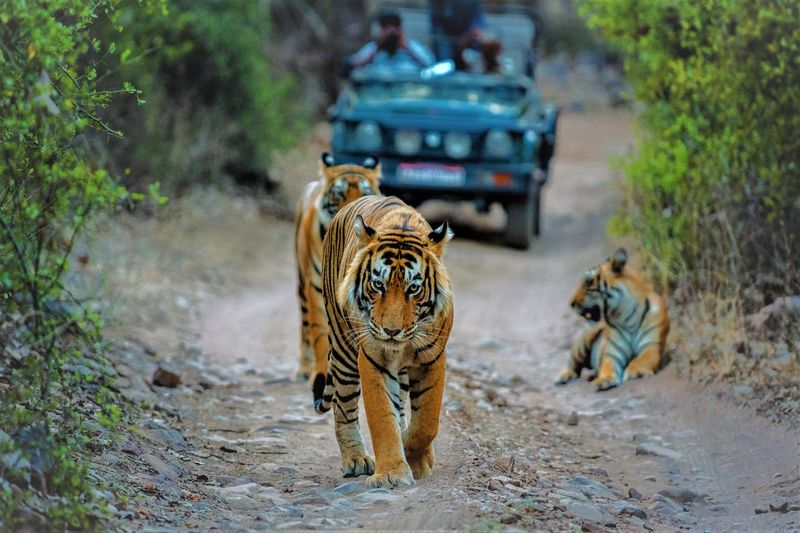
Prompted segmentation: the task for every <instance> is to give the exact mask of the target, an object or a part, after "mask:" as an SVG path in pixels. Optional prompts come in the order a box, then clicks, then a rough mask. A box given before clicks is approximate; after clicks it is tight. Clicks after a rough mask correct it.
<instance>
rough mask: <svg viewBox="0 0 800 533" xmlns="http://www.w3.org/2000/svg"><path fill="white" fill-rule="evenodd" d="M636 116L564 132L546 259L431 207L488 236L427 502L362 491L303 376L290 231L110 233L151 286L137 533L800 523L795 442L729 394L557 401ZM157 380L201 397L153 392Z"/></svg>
mask: <svg viewBox="0 0 800 533" xmlns="http://www.w3.org/2000/svg"><path fill="white" fill-rule="evenodd" d="M629 119H630V117H629V115H628V114H600V115H595V116H588V115H566V116H564V117H563V122H562V125H561V130H560V143H561V144H560V146H559V152H558V154H557V156H556V163H555V169H554V175H553V179H552V182H551V184H550V185H549V186H548V189H547V190H546V193H545V199H544V219H543V234H542V237H541V239H539V240H538V241H537V242H536V243H535V245H534V247H533V248H532V249H531V250H529V251H527V252H519V251H514V250H510V249H507V248H504V247H502V246H500V245H498V244H496V242H495V241H496V240H497V239H495V238H494V237H493V236H492V235H491V234H490V233H485V231H486V230H487V228H488V229H491V228H493V227H497V228H499V227H500V226H501V225H502V214H500V213H497V212H493V213H490V214H489V215H488V216H483V217H476V216H471V215H465V214H464V211H463V210H458V211H453V210H452V209H448V208H446V207H443V206H436V205H434V206H428V207H427V208H426V210H425V213H426V214H427V215H429V216H431V217H433V218H436V217H440V216H448V218H450V219H451V220H455V221H456V232H457V234H459V235H462V236H463V235H468V236H469V237H470V238H469V239H466V238H457V239H456V240H455V241H453V242H452V243H451V245H450V247H449V249H448V251H447V255H446V264H447V268H448V272H449V274H450V277H451V278H452V280H453V290H454V295H455V304H456V320H455V326H454V330H453V333H452V336H451V342H450V344H449V350H448V387H447V391H446V397H445V410H444V414H443V416H442V430H441V433H440V436H439V438H438V439H437V441H436V445H435V448H436V453H437V458H438V463H437V466H436V467H435V469H434V473H433V475H432V476H431V477H430V478H429V479H425V480H423V481H421V482H420V483H418V484H417V485H416V486H414V487H411V488H401V489H396V490H393V491H387V490H383V489H377V490H371V491H368V490H366V488H365V487H364V485H363V478H362V479H358V480H352V479H343V478H342V477H341V475H340V472H339V459H338V451H337V448H336V442H335V439H334V435H333V423H332V420H331V417H330V416H329V415H328V416H318V415H316V414H314V412H313V409H312V404H311V395H310V392H309V388H308V386H307V385H306V384H299V383H295V382H293V381H292V379H291V377H292V376H293V374H294V370H295V365H296V360H297V353H298V335H299V334H298V322H299V318H298V311H297V309H296V302H295V289H294V266H293V260H292V228H291V224H290V223H289V222H287V221H280V220H276V219H274V218H271V217H269V216H267V217H266V218H265V217H263V216H261V215H259V213H258V210H257V209H256V208H255V206H254V204H253V203H252V202H250V201H248V200H247V199H240V200H231V199H229V198H228V197H225V196H221V195H215V194H209V195H198V197H196V198H193V199H189V200H188V201H187V202H189V203H191V205H194V206H195V211H194V213H184V214H182V215H180V216H177V217H176V218H174V219H172V220H169V221H155V220H151V221H133V222H132V223H131V226H130V227H127V228H124V229H116V230H113V233H111V234H108V235H107V238H106V239H105V241H106V242H110V243H112V248H111V249H110V251H109V252H106V253H107V256H105V257H99V258H98V261H97V262H96V266H95V268H97V269H98V270H99V271H104V272H108V271H109V269H108V267H109V265H117V268H116V270H112V272H113V273H112V274H110V278H111V284H112V285H114V286H117V287H122V286H125V287H137V288H138V289H137V290H136V291H131V290H129V289H128V290H127V291H122V290H118V291H117V292H116V298H117V300H116V306H115V308H116V309H118V310H119V311H118V316H119V318H120V319H124V323H125V324H127V325H126V327H125V328H124V329H122V328H118V329H117V330H116V331H115V334H116V335H117V336H118V337H122V338H128V339H129V340H128V341H127V343H126V345H125V350H123V352H122V353H121V355H120V362H119V364H118V365H117V366H118V368H119V369H120V371H121V373H122V374H123V376H124V377H123V378H122V380H121V385H120V388H121V390H122V391H123V393H125V394H127V395H128V396H129V397H132V398H133V399H135V400H136V401H141V402H144V403H145V405H150V406H152V407H153V409H152V411H151V412H152V416H151V417H150V418H148V419H146V420H143V421H142V422H141V425H142V430H141V432H140V437H138V438H136V439H133V440H132V441H129V442H126V443H123V444H122V445H120V446H121V447H119V448H118V449H122V447H124V446H128V447H129V448H130V449H131V450H132V451H128V452H125V453H123V454H122V455H120V456H119V457H118V458H117V459H115V461H116V463H114V465H113V468H111V465H109V470H114V471H116V472H117V474H118V475H125V476H127V479H128V483H129V484H130V486H131V487H132V489H131V490H133V491H134V493H135V495H134V498H133V499H132V500H131V503H130V504H129V505H128V506H127V507H126V510H125V511H124V512H121V513H120V518H119V522H118V523H119V525H120V527H123V528H130V529H134V530H138V529H139V528H142V527H147V528H153V529H168V530H172V529H178V530H182V529H185V528H192V527H198V528H201V529H207V528H211V527H216V528H219V529H222V530H238V529H311V528H323V529H364V530H370V531H373V530H412V529H423V530H432V529H457V530H463V529H468V530H486V529H498V528H501V527H502V528H509V529H514V528H521V529H531V528H539V529H546V530H565V529H569V528H570V527H573V525H574V526H582V527H584V528H586V529H590V530H603V529H613V528H615V527H616V528H617V529H620V530H642V529H649V530H656V531H662V530H663V531H673V530H675V529H677V528H683V529H691V530H712V531H730V530H736V529H738V530H741V531H758V530H763V531H787V530H792V529H798V528H800V507H798V504H800V501H798V494H800V467H799V465H800V456H799V455H798V449H799V444H800V442H799V439H798V435H797V434H796V433H789V432H788V431H787V430H786V429H783V428H782V427H780V426H776V425H774V424H767V423H765V422H764V421H762V420H760V419H758V418H756V417H754V416H753V414H752V413H750V412H748V411H746V410H744V409H741V408H739V407H737V404H736V401H735V398H734V397H733V396H732V395H731V393H730V392H729V391H728V390H727V389H725V390H723V389H722V388H721V387H720V388H719V390H716V389H715V390H708V389H707V390H701V389H700V388H698V386H696V385H692V384H687V383H683V382H682V381H681V379H680V378H679V377H678V376H677V375H676V372H675V370H674V369H672V368H670V367H667V369H665V370H664V371H663V372H661V373H660V374H659V375H657V376H655V377H653V378H648V379H644V380H640V381H637V382H632V383H627V384H625V385H624V386H622V387H619V388H617V389H615V390H612V391H610V392H606V393H596V392H594V390H593V388H592V387H591V385H590V384H589V383H586V382H578V383H573V384H570V385H568V386H566V387H556V386H555V385H553V381H554V379H555V376H556V375H557V373H558V372H559V370H561V368H562V366H563V365H564V364H565V362H566V358H567V347H568V344H569V340H570V339H571V336H572V334H573V333H574V331H575V328H576V326H577V325H578V319H577V318H576V317H573V316H572V315H571V314H570V312H569V309H568V305H567V301H568V298H569V296H570V295H571V293H572V291H573V290H574V288H575V284H576V283H577V280H578V279H579V278H580V275H581V273H582V272H583V271H584V270H585V269H586V268H587V267H589V266H591V265H594V264H596V263H597V262H599V261H600V260H602V259H603V258H604V257H606V256H607V255H608V254H609V253H610V252H611V251H612V249H613V244H614V243H611V242H609V241H608V240H607V239H606V237H605V234H606V224H607V220H608V217H609V215H610V213H611V212H612V211H613V208H614V206H615V205H616V202H617V194H618V193H617V191H616V189H615V187H614V186H613V184H612V180H611V178H610V176H609V171H608V164H607V162H608V158H609V156H613V155H616V154H619V153H621V151H623V150H624V149H625V148H626V147H627V146H629V144H630V142H631V134H630V124H629ZM198 213H200V214H198ZM465 223H467V224H468V225H471V226H472V227H468V226H467V225H465ZM476 228H479V229H478V230H476ZM145 350H146V351H149V352H151V353H152V352H155V353H156V355H154V356H150V355H142V353H143V352H144V351H145ZM158 365H165V366H167V367H170V368H172V369H175V370H176V371H178V372H179V373H180V374H181V376H182V378H183V383H184V385H182V386H180V387H178V388H176V389H165V388H162V387H151V386H150V385H149V384H148V383H146V382H144V381H143V380H142V379H141V376H144V377H149V376H150V373H151V372H152V370H153V369H154V368H155V367H156V366H158ZM362 427H363V428H364V430H365V431H366V424H363V426H362ZM123 451H124V450H123ZM109 461H111V459H109ZM784 503H787V505H786V506H785V507H782V506H783V504H784ZM770 506H772V509H777V510H771V507H770ZM784 510H785V511H786V512H781V511H784ZM760 511H765V512H763V513H762V512H760Z"/></svg>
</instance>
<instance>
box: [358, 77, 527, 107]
mask: <svg viewBox="0 0 800 533" xmlns="http://www.w3.org/2000/svg"><path fill="white" fill-rule="evenodd" d="M352 88H353V92H354V96H355V99H354V100H355V101H354V102H353V103H354V104H357V105H358V104H360V105H376V104H379V105H386V104H387V103H388V104H390V107H394V106H404V105H413V104H422V103H425V104H426V105H436V103H437V102H438V103H440V104H443V105H459V106H461V105H464V106H480V107H483V108H486V110H487V111H488V112H490V113H497V114H509V113H510V114H513V113H518V112H519V110H520V107H521V105H522V104H523V103H524V101H525V98H526V87H525V86H524V85H523V84H521V83H517V82H515V81H514V80H507V79H496V78H494V77H491V78H490V79H488V80H487V76H482V75H470V74H460V73H459V74H455V75H453V76H448V77H446V78H441V79H434V80H422V79H420V78H419V77H416V76H413V77H361V78H360V79H354V80H353V85H352Z"/></svg>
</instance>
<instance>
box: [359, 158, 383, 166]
mask: <svg viewBox="0 0 800 533" xmlns="http://www.w3.org/2000/svg"><path fill="white" fill-rule="evenodd" d="M380 164H381V160H380V159H379V158H378V156H377V155H370V156H367V158H366V159H364V162H363V163H361V166H362V167H364V168H369V169H373V168H378V166H379V165H380Z"/></svg>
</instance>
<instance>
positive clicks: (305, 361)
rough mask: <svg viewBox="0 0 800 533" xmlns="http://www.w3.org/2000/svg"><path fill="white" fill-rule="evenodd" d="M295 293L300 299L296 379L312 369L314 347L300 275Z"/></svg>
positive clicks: (308, 375)
mask: <svg viewBox="0 0 800 533" xmlns="http://www.w3.org/2000/svg"><path fill="white" fill-rule="evenodd" d="M297 294H298V298H299V300H300V322H301V324H300V364H299V365H298V367H297V373H296V374H295V377H296V378H297V379H298V380H302V381H304V380H307V379H308V378H309V377H310V376H311V373H312V371H313V370H314V348H313V346H312V345H311V334H310V332H309V324H310V322H309V316H308V292H307V291H306V287H305V280H304V279H303V277H302V274H301V275H300V282H299V283H298V287H297Z"/></svg>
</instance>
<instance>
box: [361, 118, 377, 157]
mask: <svg viewBox="0 0 800 533" xmlns="http://www.w3.org/2000/svg"><path fill="white" fill-rule="evenodd" d="M355 144H356V148H358V149H359V150H363V151H365V152H373V151H376V150H378V149H379V148H380V147H381V128H380V126H378V123H377V122H374V121H372V120H365V121H364V122H360V123H359V124H358V126H356V132H355Z"/></svg>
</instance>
